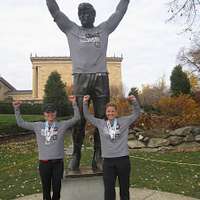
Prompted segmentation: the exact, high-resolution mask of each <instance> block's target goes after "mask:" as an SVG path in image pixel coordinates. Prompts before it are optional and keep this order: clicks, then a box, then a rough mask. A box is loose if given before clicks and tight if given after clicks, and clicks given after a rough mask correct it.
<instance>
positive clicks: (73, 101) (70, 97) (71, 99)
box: [68, 95, 76, 104]
mask: <svg viewBox="0 0 200 200" xmlns="http://www.w3.org/2000/svg"><path fill="white" fill-rule="evenodd" d="M68 98H69V101H70V102H71V103H72V104H74V103H75V102H76V96H74V95H70V96H69V97H68Z"/></svg>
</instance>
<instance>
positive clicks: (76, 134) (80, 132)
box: [68, 74, 89, 171]
mask: <svg viewBox="0 0 200 200" xmlns="http://www.w3.org/2000/svg"><path fill="white" fill-rule="evenodd" d="M73 78H74V82H73V84H74V88H73V93H74V95H76V99H77V105H78V107H79V111H80V115H81V119H80V120H79V121H78V122H77V123H76V124H75V125H74V127H73V134H72V139H73V155H72V159H71V160H70V162H69V165H68V169H69V170H72V171H78V170H79V166H80V159H81V147H82V144H83V140H84V137H85V123H86V121H85V118H84V115H83V96H84V95H86V94H88V92H87V88H88V84H89V79H88V77H87V76H86V75H85V74H76V75H74V77H73Z"/></svg>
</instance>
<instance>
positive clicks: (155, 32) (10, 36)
mask: <svg viewBox="0 0 200 200" xmlns="http://www.w3.org/2000/svg"><path fill="white" fill-rule="evenodd" d="M57 2H58V4H59V6H60V9H61V10H62V11H63V12H64V13H65V14H66V15H67V16H68V17H69V18H70V19H71V20H73V21H75V22H76V23H78V24H80V23H79V20H78V16H77V7H78V4H79V3H81V2H84V0H73V1H72V0H57ZM87 2H89V3H92V4H93V5H94V7H95V9H96V12H97V16H96V22H95V25H98V24H99V23H100V22H102V21H104V20H106V19H107V18H108V17H109V16H110V15H111V14H112V13H113V12H114V10H115V8H116V6H117V4H118V2H119V0H87ZM166 3H167V0H151V1H150V0H130V5H129V8H128V11H127V13H126V16H125V17H124V19H123V20H122V22H121V24H120V25H119V27H118V28H117V29H116V30H115V32H113V33H112V35H111V36H110V38H109V46H108V52H107V56H113V55H115V56H121V54H123V57H124V59H123V63H122V66H123V67H122V76H123V83H124V85H125V87H126V88H130V87H141V85H142V84H153V83H155V82H156V81H157V80H158V79H159V78H160V77H162V76H163V75H165V76H166V80H167V81H168V80H169V76H170V73H171V70H172V68H173V67H174V66H175V65H176V56H177V54H178V52H179V50H180V48H181V47H184V46H188V45H189V43H190V41H189V36H188V35H185V34H179V33H180V31H181V27H180V26H179V25H178V24H177V23H166V20H167V18H168V17H169V16H168V13H167V8H168V7H167V4H166ZM0 23H1V28H0V52H1V56H0V75H1V76H3V77H4V78H5V79H6V80H7V81H8V82H10V83H11V84H12V85H13V86H14V87H16V88H17V89H31V88H32V68H31V62H30V54H31V53H33V55H35V53H36V54H37V55H38V56H69V48H68V44H67V39H66V36H65V35H64V34H63V33H62V32H61V31H60V30H59V29H58V27H57V26H56V24H55V23H54V22H53V20H52V18H51V16H50V14H49V12H48V9H47V7H46V1H45V0H6V1H3V0H1V1H0Z"/></svg>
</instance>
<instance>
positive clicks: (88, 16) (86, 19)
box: [78, 3, 96, 28]
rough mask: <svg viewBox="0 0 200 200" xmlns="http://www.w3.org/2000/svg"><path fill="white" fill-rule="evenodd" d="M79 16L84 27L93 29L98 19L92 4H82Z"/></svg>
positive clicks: (79, 7) (79, 8)
mask: <svg viewBox="0 0 200 200" xmlns="http://www.w3.org/2000/svg"><path fill="white" fill-rule="evenodd" d="M78 16H79V20H80V21H81V24H82V27H84V28H92V27H93V26H94V21H95V17H96V11H95V9H94V7H93V6H92V5H91V4H90V3H81V4H79V6H78Z"/></svg>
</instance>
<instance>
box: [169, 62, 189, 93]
mask: <svg viewBox="0 0 200 200" xmlns="http://www.w3.org/2000/svg"><path fill="white" fill-rule="evenodd" d="M170 80H171V93H172V96H179V95H180V94H190V93H191V86H190V81H189V79H188V77H187V74H186V73H185V72H183V70H182V66H181V65H177V66H176V67H175V68H174V69H173V71H172V74H171V76H170Z"/></svg>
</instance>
